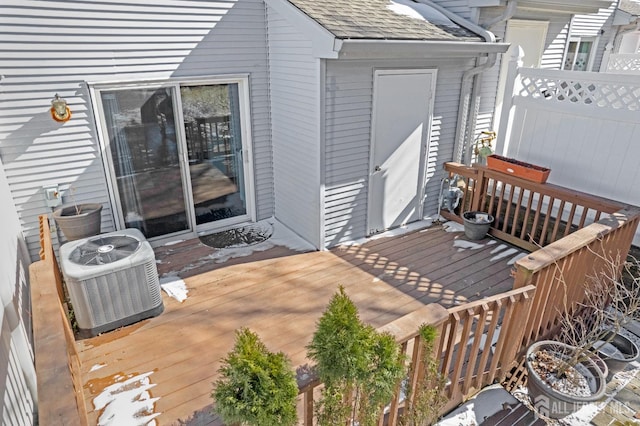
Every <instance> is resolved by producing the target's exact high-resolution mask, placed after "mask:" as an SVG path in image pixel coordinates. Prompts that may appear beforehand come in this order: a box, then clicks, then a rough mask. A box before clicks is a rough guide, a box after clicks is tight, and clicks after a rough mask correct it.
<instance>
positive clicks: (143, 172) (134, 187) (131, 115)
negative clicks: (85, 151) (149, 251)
mask: <svg viewBox="0 0 640 426" xmlns="http://www.w3.org/2000/svg"><path fill="white" fill-rule="evenodd" d="M101 100H102V108H103V111H104V116H105V122H106V130H107V136H108V138H109V147H110V154H111V159H112V164H113V168H114V171H115V180H116V183H117V189H118V195H119V200H120V207H121V211H122V215H123V217H124V222H125V225H126V226H127V227H132V228H138V229H140V230H141V231H142V233H143V234H144V235H145V236H146V237H147V238H151V237H156V236H160V235H165V234H170V233H173V232H179V231H185V230H188V229H190V227H189V219H188V214H187V209H186V204H185V196H184V191H183V179H182V174H181V170H180V162H179V155H178V141H177V139H176V131H175V130H176V128H175V116H174V107H173V106H174V93H173V90H172V89H171V88H167V87H163V88H140V89H127V90H111V91H109V90H105V91H102V92H101Z"/></svg>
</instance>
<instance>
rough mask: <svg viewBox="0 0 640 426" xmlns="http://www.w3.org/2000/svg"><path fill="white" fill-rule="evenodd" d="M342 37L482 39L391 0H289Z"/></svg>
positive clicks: (458, 27) (443, 39)
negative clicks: (406, 11) (397, 7)
mask: <svg viewBox="0 0 640 426" xmlns="http://www.w3.org/2000/svg"><path fill="white" fill-rule="evenodd" d="M289 2H290V3H291V4H293V5H294V6H296V7H297V8H298V9H300V10H301V11H302V12H303V13H305V14H306V15H308V16H309V17H310V18H311V19H313V20H315V21H316V22H318V23H319V24H320V25H322V26H323V27H324V28H326V29H327V30H328V31H329V32H331V33H332V34H333V35H334V36H336V37H337V38H341V39H377V40H438V41H483V39H482V38H481V37H480V36H478V35H477V34H475V33H473V32H471V31H469V30H467V29H465V28H462V27H460V26H458V25H453V26H450V25H442V24H437V23H432V22H427V21H425V20H422V19H416V18H412V17H409V16H406V15H403V14H399V13H396V12H394V11H393V10H391V9H390V8H389V6H392V5H393V3H392V1H391V0H289Z"/></svg>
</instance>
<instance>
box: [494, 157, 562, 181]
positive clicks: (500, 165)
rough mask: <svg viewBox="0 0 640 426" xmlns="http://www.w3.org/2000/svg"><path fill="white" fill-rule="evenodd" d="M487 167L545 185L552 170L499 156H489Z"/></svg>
mask: <svg viewBox="0 0 640 426" xmlns="http://www.w3.org/2000/svg"><path fill="white" fill-rule="evenodd" d="M487 167H488V168H489V169H491V170H497V171H500V172H503V173H508V174H510V175H513V176H516V177H519V178H521V179H525V180H528V181H531V182H537V183H545V182H546V181H547V178H548V177H549V174H550V173H551V169H548V168H546V167H542V166H537V165H535V164H531V163H526V162H524V161H519V160H516V159H513V158H508V157H503V156H501V155H498V154H490V155H488V156H487Z"/></svg>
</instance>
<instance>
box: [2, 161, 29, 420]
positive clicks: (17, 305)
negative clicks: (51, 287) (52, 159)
mask: <svg viewBox="0 0 640 426" xmlns="http://www.w3.org/2000/svg"><path fill="white" fill-rule="evenodd" d="M2 165H3V163H2V161H1V160H0V200H3V202H2V203H1V204H0V217H2V227H0V276H1V279H0V401H3V407H2V408H3V409H2V415H1V416H0V424H3V425H32V424H35V416H34V413H35V411H36V372H35V367H34V358H33V345H32V340H33V339H32V331H31V317H30V313H31V312H32V309H31V302H30V300H31V298H30V293H29V284H28V281H29V276H28V268H29V263H31V261H30V259H29V255H28V253H27V250H26V247H25V244H24V240H23V238H22V233H21V230H20V222H19V220H18V215H17V213H16V209H15V206H14V203H13V202H12V201H11V194H10V191H9V184H8V182H7V179H6V176H5V173H4V171H3V170H2Z"/></svg>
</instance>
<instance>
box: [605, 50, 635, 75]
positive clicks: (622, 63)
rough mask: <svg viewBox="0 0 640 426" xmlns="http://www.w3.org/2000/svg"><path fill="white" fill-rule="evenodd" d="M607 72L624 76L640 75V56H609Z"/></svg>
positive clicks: (620, 54)
mask: <svg viewBox="0 0 640 426" xmlns="http://www.w3.org/2000/svg"><path fill="white" fill-rule="evenodd" d="M607 72H611V73H622V74H640V54H638V53H612V54H611V55H609V62H608V63H607Z"/></svg>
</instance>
